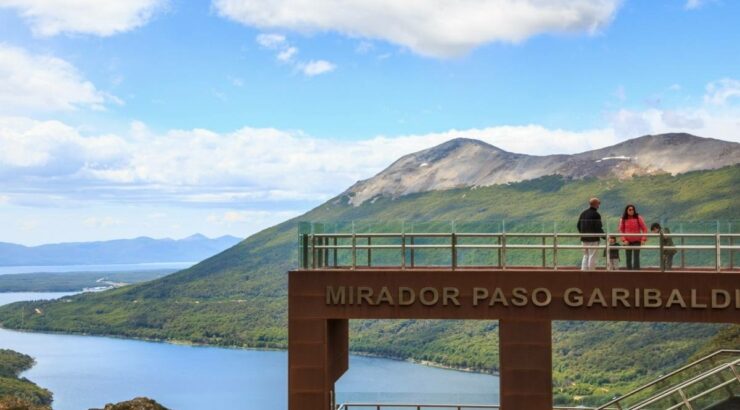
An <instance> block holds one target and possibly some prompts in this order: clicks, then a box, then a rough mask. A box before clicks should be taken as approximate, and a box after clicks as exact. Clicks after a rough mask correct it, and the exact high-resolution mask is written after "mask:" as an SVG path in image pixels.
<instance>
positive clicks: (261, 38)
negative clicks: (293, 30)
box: [256, 33, 286, 50]
mask: <svg viewBox="0 0 740 410" xmlns="http://www.w3.org/2000/svg"><path fill="white" fill-rule="evenodd" d="M256 41H257V44H259V45H261V46H262V47H265V48H269V49H272V50H275V49H278V48H281V47H283V46H284V45H285V43H286V41H285V36H284V35H282V34H272V33H262V34H258V35H257V38H256Z"/></svg>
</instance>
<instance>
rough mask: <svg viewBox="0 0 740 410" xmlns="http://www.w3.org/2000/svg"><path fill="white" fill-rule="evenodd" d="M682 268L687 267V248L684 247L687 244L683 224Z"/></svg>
mask: <svg viewBox="0 0 740 410" xmlns="http://www.w3.org/2000/svg"><path fill="white" fill-rule="evenodd" d="M681 234H682V236H681V269H684V268H686V249H684V248H683V247H684V245H685V244H686V237H685V236H683V226H681Z"/></svg>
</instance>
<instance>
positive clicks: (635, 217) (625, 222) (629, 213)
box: [619, 204, 647, 270]
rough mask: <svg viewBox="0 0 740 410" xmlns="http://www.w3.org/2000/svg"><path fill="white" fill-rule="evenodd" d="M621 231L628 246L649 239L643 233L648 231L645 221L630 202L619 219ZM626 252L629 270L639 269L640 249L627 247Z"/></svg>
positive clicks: (624, 242) (642, 242) (637, 244)
mask: <svg viewBox="0 0 740 410" xmlns="http://www.w3.org/2000/svg"><path fill="white" fill-rule="evenodd" d="M619 232H621V233H622V243H623V244H624V245H626V246H641V245H642V244H644V243H645V241H647V237H646V236H644V235H643V234H645V233H647V227H646V226H645V221H644V220H643V219H642V217H641V216H640V214H638V213H637V208H635V206H634V205H632V204H629V205H627V206H626V207H625V208H624V213H623V214H622V219H620V220H619ZM624 253H625V257H626V259H627V270H639V269H640V250H639V249H625V252H624Z"/></svg>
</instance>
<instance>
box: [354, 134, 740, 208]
mask: <svg viewBox="0 0 740 410" xmlns="http://www.w3.org/2000/svg"><path fill="white" fill-rule="evenodd" d="M738 161H740V144H738V143H736V142H728V141H720V140H716V139H711V138H701V137H697V136H694V135H690V134H662V135H646V136H644V137H640V138H635V139H632V140H628V141H625V142H623V143H620V144H617V145H614V146H611V147H607V148H602V149H598V150H595V151H587V152H583V153H580V154H575V155H547V156H533V155H525V154H515V153H511V152H506V151H504V150H502V149H499V148H497V147H494V146H493V145H489V144H486V143H485V142H482V141H478V140H472V139H465V138H458V139H454V140H451V141H448V142H446V143H444V144H441V145H438V146H436V147H433V148H429V149H427V150H424V151H420V152H417V153H414V154H409V155H406V156H404V157H402V158H401V159H399V160H398V161H396V162H394V163H393V164H392V165H391V166H390V167H388V168H387V169H386V170H384V171H383V172H381V173H379V174H378V175H376V176H374V177H372V178H370V179H367V180H364V181H360V182H358V183H356V184H355V185H353V186H352V187H350V188H349V189H348V190H347V191H346V192H345V193H344V194H343V196H344V197H346V198H347V201H348V202H349V203H351V204H353V205H360V204H362V203H363V202H365V201H368V200H371V199H373V198H376V197H378V196H389V197H398V196H402V195H406V194H411V193H417V192H427V191H436V190H444V189H452V188H463V187H473V186H491V185H496V184H505V183H511V182H520V181H525V180H529V179H535V178H539V177H543V176H546V175H561V176H563V177H566V178H569V179H584V178H602V179H605V178H619V179H625V178H631V177H632V176H633V175H656V174H660V173H670V174H674V175H675V174H680V173H684V172H689V171H697V170H702V169H716V168H721V167H724V166H727V165H733V164H735V163H737V162H738Z"/></svg>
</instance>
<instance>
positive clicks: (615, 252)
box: [604, 235, 619, 270]
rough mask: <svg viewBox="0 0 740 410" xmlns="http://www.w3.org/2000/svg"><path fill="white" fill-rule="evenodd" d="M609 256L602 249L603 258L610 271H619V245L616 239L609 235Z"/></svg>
mask: <svg viewBox="0 0 740 410" xmlns="http://www.w3.org/2000/svg"><path fill="white" fill-rule="evenodd" d="M607 240H608V241H609V254H607V253H606V248H604V256H605V257H606V258H607V259H606V263H608V264H609V269H610V270H619V244H618V243H617V238H616V237H614V236H611V235H609V239H607Z"/></svg>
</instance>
